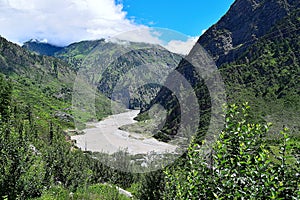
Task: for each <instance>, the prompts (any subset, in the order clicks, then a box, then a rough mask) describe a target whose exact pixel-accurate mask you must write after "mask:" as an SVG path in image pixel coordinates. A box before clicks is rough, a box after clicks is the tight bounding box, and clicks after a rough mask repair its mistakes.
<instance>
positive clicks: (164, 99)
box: [141, 0, 300, 139]
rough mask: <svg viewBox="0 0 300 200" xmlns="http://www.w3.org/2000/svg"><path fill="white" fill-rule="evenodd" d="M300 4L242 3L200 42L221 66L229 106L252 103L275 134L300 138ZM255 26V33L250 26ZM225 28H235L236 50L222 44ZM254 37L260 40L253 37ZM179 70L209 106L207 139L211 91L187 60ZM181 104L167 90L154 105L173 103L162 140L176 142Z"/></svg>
mask: <svg viewBox="0 0 300 200" xmlns="http://www.w3.org/2000/svg"><path fill="white" fill-rule="evenodd" d="M254 5H256V6H254ZM299 5H300V4H299V2H298V1H260V2H258V1H256V2H254V1H248V0H237V1H236V2H235V3H234V4H233V5H232V7H231V9H230V10H229V11H228V13H227V14H226V15H225V16H224V17H223V18H222V19H221V20H220V21H219V22H218V23H217V24H216V25H214V26H213V27H212V28H210V29H209V30H208V31H207V32H206V33H205V34H204V35H203V36H201V37H200V39H199V40H198V43H199V44H200V45H202V46H203V47H204V48H205V49H206V50H207V51H208V52H209V53H211V54H212V55H213V57H214V59H215V61H216V62H217V65H218V66H219V69H220V72H221V74H222V77H223V79H224V82H225V85H226V92H227V95H228V102H230V103H236V102H246V101H248V102H249V103H250V105H251V107H252V112H251V116H250V118H252V121H256V122H257V121H259V122H262V121H268V122H274V126H273V130H272V131H271V133H274V132H275V131H276V132H278V129H282V127H283V126H287V127H289V128H290V129H291V132H292V134H294V135H298V136H299V121H300V119H299V112H300V107H299V101H300V91H299V77H300V72H299V71H300V69H299V68H300V67H299V59H298V58H299V57H300V55H299V44H300V43H299V41H300V38H299V35H300V32H299V28H300V22H299V19H300V16H299V13H300V12H299ZM269 7H270V9H269ZM253 16H254V17H253ZM267 16H269V17H267ZM237 25H238V26H237ZM254 25H255V27H254V28H253V29H251V28H249V27H252V26H254ZM259 27H260V28H259ZM224 30H231V31H230V34H229V35H228V38H229V39H230V40H231V42H232V41H235V42H234V43H231V44H233V45H232V46H228V43H223V42H222V41H225V40H219V39H220V38H224V35H226V34H224ZM240 31H242V32H240ZM254 35H256V37H255V40H253V39H250V38H251V37H252V36H254ZM229 36H230V37H229ZM226 41H227V39H226ZM250 41H251V42H250ZM228 47H229V48H228ZM232 55H234V57H232ZM176 71H178V72H180V73H182V74H183V75H184V76H185V78H186V79H187V80H189V82H190V83H191V85H193V87H194V90H195V91H196V93H197V94H198V97H199V96H200V98H199V101H200V102H204V103H203V104H200V107H202V106H203V107H204V109H202V110H201V111H200V113H199V114H200V116H203V117H202V118H203V120H204V121H201V122H200V124H199V128H200V129H199V131H200V133H199V134H200V135H199V136H201V134H204V132H205V129H206V128H207V124H208V123H209V119H210V118H209V116H210V99H209V95H207V94H208V92H207V91H206V92H204V94H203V92H201V91H205V88H206V87H205V85H204V84H203V83H202V81H200V79H199V78H197V73H196V72H195V71H194V70H193V66H192V65H191V64H189V63H188V62H187V61H184V60H183V61H182V62H181V63H180V64H179V67H178V68H176ZM195 83H196V84H195ZM201 93H202V95H200V94H201ZM176 101H177V100H176V99H174V97H172V95H171V94H170V91H168V90H167V89H165V88H164V89H163V90H161V91H160V92H159V95H158V96H157V97H156V98H155V100H154V101H153V102H152V104H153V105H154V104H156V103H159V104H162V105H164V107H165V108H166V105H172V106H170V107H168V113H171V114H169V115H168V117H167V122H166V125H165V127H164V128H163V129H162V131H161V132H159V133H158V136H159V138H165V139H166V138H168V139H170V135H173V134H174V130H176V128H177V126H178V124H179V122H180V116H178V112H177V114H176V112H175V111H176V110H178V107H179V106H180V105H178V103H176ZM172 102H173V103H172ZM205 102H206V103H205ZM174 105H175V106H174ZM148 109H149V108H148ZM201 112H205V113H206V114H207V115H206V116H205V115H203V113H201ZM146 114H147V112H145V113H143V114H142V115H141V116H143V115H146ZM203 131H204V132H203ZM170 133H172V134H170ZM298 136H297V137H298ZM273 137H274V136H272V138H273Z"/></svg>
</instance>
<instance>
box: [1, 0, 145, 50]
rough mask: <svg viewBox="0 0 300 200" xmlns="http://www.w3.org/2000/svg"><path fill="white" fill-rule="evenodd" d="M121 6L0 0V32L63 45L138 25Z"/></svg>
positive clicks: (82, 0)
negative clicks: (127, 16) (128, 17)
mask: <svg viewBox="0 0 300 200" xmlns="http://www.w3.org/2000/svg"><path fill="white" fill-rule="evenodd" d="M122 9H123V7H122V4H115V1H114V0H64V1H61V0H51V1H48V0H1V1H0V27H1V31H0V34H1V35H2V36H4V37H6V38H7V39H9V40H12V41H14V42H17V43H22V42H24V41H26V40H29V39H31V38H37V39H46V40H47V41H48V42H49V43H52V44H56V45H67V44H70V43H72V42H75V41H80V40H85V39H99V38H106V37H108V36H113V35H116V34H119V33H121V32H124V31H128V30H133V29H136V28H139V27H140V26H139V25H136V24H135V23H134V21H132V20H128V19H126V12H124V11H123V10H122Z"/></svg>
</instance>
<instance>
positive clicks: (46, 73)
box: [0, 37, 110, 127]
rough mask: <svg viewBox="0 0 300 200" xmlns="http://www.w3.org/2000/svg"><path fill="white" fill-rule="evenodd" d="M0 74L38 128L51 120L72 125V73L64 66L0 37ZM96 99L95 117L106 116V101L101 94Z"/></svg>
mask: <svg viewBox="0 0 300 200" xmlns="http://www.w3.org/2000/svg"><path fill="white" fill-rule="evenodd" d="M0 73H2V74H5V75H7V76H9V77H10V78H11V79H13V80H14V81H13V85H14V87H13V88H14V90H13V95H14V101H16V102H17V103H18V104H20V105H22V106H23V107H24V109H29V110H31V112H33V115H34V116H36V117H38V118H40V119H41V121H40V123H41V125H42V124H43V123H45V122H46V121H49V120H53V121H55V122H56V123H58V124H60V125H62V126H64V127H71V126H74V124H73V113H72V109H71V107H72V106H71V101H72V91H73V83H74V80H75V77H76V73H75V71H74V70H72V69H71V68H70V66H69V65H68V64H66V63H65V62H63V61H61V60H59V59H57V58H53V57H48V56H39V55H36V54H35V53H31V52H29V51H27V50H24V49H23V48H22V47H20V46H18V45H16V44H13V43H11V42H9V41H7V40H6V39H4V38H2V37H1V38H0ZM96 96H97V99H98V101H99V102H100V103H99V104H98V105H97V111H98V115H97V116H98V118H102V117H104V116H106V115H107V114H109V113H110V111H109V110H107V109H103V108H102V105H103V104H104V105H103V107H104V108H107V107H108V105H110V102H109V100H108V99H107V98H105V97H104V96H103V95H102V96H101V95H100V94H97V95H96ZM83 116H84V117H83V119H82V120H83V121H86V120H90V118H89V115H88V114H87V113H85V114H84V115H83ZM47 123H48V122H47Z"/></svg>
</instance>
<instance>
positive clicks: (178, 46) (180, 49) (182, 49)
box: [164, 37, 198, 55]
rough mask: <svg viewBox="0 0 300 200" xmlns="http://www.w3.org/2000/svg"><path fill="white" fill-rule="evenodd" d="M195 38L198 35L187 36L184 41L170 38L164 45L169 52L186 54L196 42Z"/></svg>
mask: <svg viewBox="0 0 300 200" xmlns="http://www.w3.org/2000/svg"><path fill="white" fill-rule="evenodd" d="M197 39H198V37H189V38H188V39H187V40H186V41H182V40H171V41H170V42H168V44H167V45H164V47H165V48H166V49H168V50H169V51H171V52H174V53H179V54H182V55H187V54H188V53H189V52H190V51H191V49H192V48H193V46H194V45H195V43H196V42H197Z"/></svg>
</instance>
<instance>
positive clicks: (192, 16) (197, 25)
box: [122, 0, 234, 36]
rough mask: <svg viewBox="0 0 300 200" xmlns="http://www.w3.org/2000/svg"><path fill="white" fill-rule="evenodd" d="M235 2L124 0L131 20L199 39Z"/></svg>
mask: <svg viewBox="0 0 300 200" xmlns="http://www.w3.org/2000/svg"><path fill="white" fill-rule="evenodd" d="M233 2H234V0H184V1H183V0H171V1H170V0H122V3H123V6H124V7H123V9H124V11H126V12H127V13H128V14H127V17H128V18H129V19H134V20H135V22H137V23H139V24H144V25H147V26H150V27H152V26H153V27H163V28H169V29H172V30H176V31H179V32H182V33H184V34H186V35H190V36H199V35H200V34H201V32H202V30H204V29H208V28H209V27H210V26H211V25H212V24H214V23H216V22H217V21H218V20H219V19H220V18H221V17H222V16H223V15H224V14H225V13H226V11H227V10H228V9H229V7H230V5H231V4H232V3H233Z"/></svg>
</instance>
